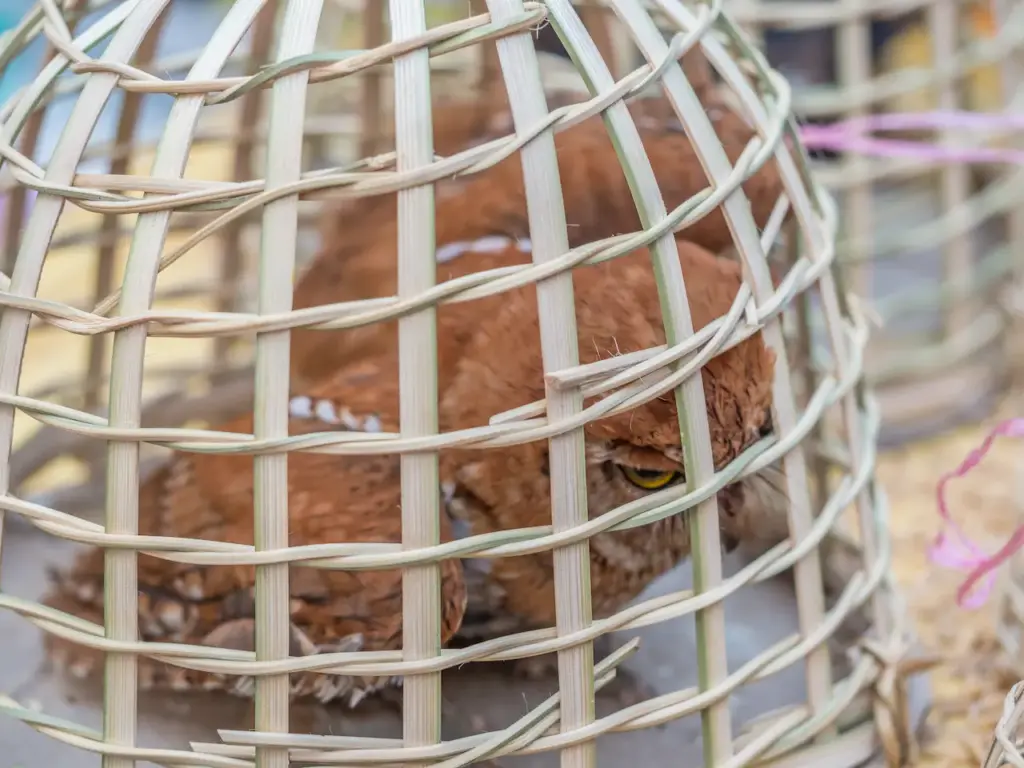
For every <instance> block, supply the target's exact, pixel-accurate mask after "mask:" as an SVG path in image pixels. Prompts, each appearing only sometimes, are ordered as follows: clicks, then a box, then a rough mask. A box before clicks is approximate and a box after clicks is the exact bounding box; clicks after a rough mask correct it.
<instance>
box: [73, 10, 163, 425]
mask: <svg viewBox="0 0 1024 768" xmlns="http://www.w3.org/2000/svg"><path fill="white" fill-rule="evenodd" d="M166 18H167V17H166V15H164V16H161V17H160V18H159V19H157V22H156V24H154V25H153V28H152V29H151V30H150V31H149V34H148V35H147V36H146V39H145V40H143V41H142V45H141V46H139V52H138V55H137V56H136V57H135V58H136V62H135V65H136V66H138V67H139V68H140V69H145V68H146V67H147V65H149V64H150V63H151V62H152V60H153V54H154V53H155V52H156V45H157V43H158V42H159V40H160V34H161V32H162V31H163V27H164V23H165V20H166ZM142 101H143V97H142V96H141V95H140V94H137V93H125V94H124V101H123V103H122V106H121V117H120V119H119V120H118V123H117V132H116V134H115V138H114V159H113V160H112V161H111V162H110V173H112V174H116V175H123V174H126V173H127V172H128V169H129V166H130V163H131V159H132V142H133V141H134V139H135V132H136V130H137V129H138V123H139V114H140V112H141V111H142ZM120 223H121V218H120V216H119V215H118V214H116V213H108V214H106V215H105V216H104V217H103V223H102V224H101V225H100V231H99V242H100V251H99V254H98V256H97V262H96V275H95V277H94V280H93V304H96V303H98V302H99V301H101V300H102V299H103V297H104V296H107V295H108V294H109V293H110V291H111V288H112V287H113V281H114V261H115V259H116V257H117V245H118V237H117V236H118V229H119V227H120ZM106 352H107V338H106V337H105V336H102V335H96V336H93V337H91V338H90V339H89V358H88V363H87V366H86V374H85V393H84V400H83V404H82V407H83V408H84V409H85V410H87V411H90V410H92V409H94V408H95V407H96V406H97V405H99V396H100V391H101V389H102V386H103V368H104V360H105V359H106Z"/></svg>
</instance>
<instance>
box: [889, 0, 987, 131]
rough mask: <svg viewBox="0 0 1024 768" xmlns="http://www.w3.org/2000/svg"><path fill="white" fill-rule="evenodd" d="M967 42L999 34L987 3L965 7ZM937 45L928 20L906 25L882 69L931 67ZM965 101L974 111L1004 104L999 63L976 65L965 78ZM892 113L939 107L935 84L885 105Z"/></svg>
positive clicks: (894, 39) (967, 107)
mask: <svg viewBox="0 0 1024 768" xmlns="http://www.w3.org/2000/svg"><path fill="white" fill-rule="evenodd" d="M963 17H964V18H963V28H964V29H966V34H965V39H964V42H965V43H968V42H973V41H975V40H979V39H982V40H983V39H991V38H992V37H994V36H995V33H996V22H995V17H994V15H993V13H992V8H991V6H990V5H989V3H987V2H976V3H972V4H971V5H970V6H968V7H966V8H964V9H963ZM933 59H934V48H933V44H932V39H931V34H930V32H929V29H928V25H927V23H926V22H921V23H918V24H914V25H912V26H909V27H907V29H906V30H905V31H903V32H901V33H900V34H898V35H896V36H895V37H893V39H892V40H891V41H890V42H889V44H888V45H887V46H886V47H885V50H884V51H883V53H882V68H883V71H884V72H886V73H889V72H894V71H899V70H903V69H931V68H932V67H933V66H934V63H933ZM963 82H964V86H965V87H964V97H963V98H964V101H963V102H962V103H960V104H959V105H958V106H959V107H960V108H961V109H969V110H971V111H975V112H995V111H999V110H1000V109H1001V104H1002V103H1003V93H1002V90H1003V89H1002V83H1001V82H1000V72H999V68H998V67H997V66H996V65H991V64H990V65H986V66H981V67H976V68H975V69H974V70H973V71H971V72H968V73H967V74H966V76H965V78H964V81H963ZM885 108H886V110H888V111H892V112H926V111H930V110H934V109H937V108H938V98H937V94H936V92H935V89H934V88H933V87H928V88H922V89H917V90H914V91H910V92H908V93H904V94H901V95H900V96H896V97H894V98H892V99H890V100H888V101H887V102H886V104H885Z"/></svg>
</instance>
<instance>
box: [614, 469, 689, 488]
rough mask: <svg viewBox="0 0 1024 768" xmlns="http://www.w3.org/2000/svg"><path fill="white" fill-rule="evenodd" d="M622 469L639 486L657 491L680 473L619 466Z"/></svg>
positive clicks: (630, 480) (627, 477)
mask: <svg viewBox="0 0 1024 768" xmlns="http://www.w3.org/2000/svg"><path fill="white" fill-rule="evenodd" d="M619 469H621V470H622V474H624V475H625V476H626V479H627V480H629V482H631V483H632V484H633V485H635V486H636V487H637V488H643V489H644V490H645V491H656V490H658V489H659V488H664V487H665V486H666V485H668V484H669V483H671V482H672V481H673V480H675V479H676V478H677V477H679V473H678V472H675V471H673V470H669V471H668V472H663V471H662V470H660V469H636V468H635V467H626V466H622V465H620V466H619Z"/></svg>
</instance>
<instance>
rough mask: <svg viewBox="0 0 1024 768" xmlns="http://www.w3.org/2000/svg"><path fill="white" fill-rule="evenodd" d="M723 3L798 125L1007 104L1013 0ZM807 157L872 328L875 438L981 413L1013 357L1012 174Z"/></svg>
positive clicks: (1020, 12)
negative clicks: (832, 212)
mask: <svg viewBox="0 0 1024 768" xmlns="http://www.w3.org/2000/svg"><path fill="white" fill-rule="evenodd" d="M726 7H727V9H728V10H729V11H730V12H731V13H732V14H733V15H734V18H735V19H736V20H737V22H738V23H740V24H741V26H743V27H744V28H745V29H746V30H747V31H748V32H749V33H750V34H751V35H752V36H753V37H754V38H755V39H756V40H758V44H759V45H760V46H762V50H765V52H766V55H767V57H768V59H769V61H770V62H771V63H772V65H773V66H775V67H777V68H779V69H780V71H782V72H783V74H784V75H786V76H787V77H789V78H790V80H791V82H793V83H794V96H793V109H794V112H795V113H796V114H797V115H798V116H799V117H800V118H801V119H802V120H806V121H808V122H811V123H815V122H831V121H835V120H843V119H856V118H859V117H861V116H865V115H871V114H875V113H883V112H922V111H928V110H943V111H947V110H956V109H964V110H972V111H980V112H988V113H997V112H1003V111H1010V112H1015V111H1017V110H1018V109H1019V107H1020V104H1021V99H1022V91H1021V90H1020V83H1021V76H1020V66H1021V55H1022V50H1024V48H1022V46H1024V8H1022V7H1021V5H1020V4H1019V3H1013V2H1000V1H999V0H991V2H989V1H988V0H963V2H939V1H935V2H932V1H930V0H922V1H918V0H911V2H900V3H896V4H894V3H877V2H872V1H871V0H849V1H848V2H847V1H845V0H842V1H840V2H833V0H822V2H813V1H812V2H800V3H778V2H774V0H763V2H752V1H750V0H729V2H727V3H726ZM897 135H898V134H897ZM903 136H905V137H908V138H911V139H915V140H922V141H929V142H935V143H937V144H941V145H945V146H953V147H958V148H967V147H972V146H979V145H981V146H985V145H988V146H1000V145H1001V146H1013V145H1014V142H1015V139H1013V138H1012V134H1009V135H1008V134H1007V133H1006V132H1003V133H998V132H997V133H995V134H985V133H984V132H975V131H969V130H964V129H949V130H939V131H934V132H925V131H922V132H920V133H917V134H903ZM814 166H815V170H816V171H817V172H818V174H819V178H820V179H821V180H822V182H823V183H824V184H825V185H826V186H827V187H828V188H829V189H830V190H831V191H832V192H833V193H834V194H835V195H836V197H837V200H838V201H839V204H840V210H841V211H842V214H841V216H840V220H841V222H842V226H841V234H840V243H839V246H838V248H839V255H838V256H837V260H838V262H839V263H840V264H842V265H843V268H844V276H845V278H846V279H847V281H848V284H849V285H850V287H851V289H852V290H854V291H855V292H857V293H858V294H859V295H861V296H863V297H864V298H865V299H866V300H868V302H869V303H870V304H871V305H872V306H873V307H874V309H875V311H876V313H877V314H878V315H879V316H880V318H881V320H882V322H883V326H882V328H881V329H880V330H878V331H877V332H875V333H873V334H872V340H871V343H870V344H869V346H868V351H867V373H866V375H867V380H868V382H869V383H870V384H872V385H873V386H874V387H875V390H876V392H877V393H878V396H879V399H880V402H881V404H882V413H883V425H884V426H883V433H882V440H883V443H891V442H900V441H902V440H905V439H912V438H915V437H922V436H925V435H927V434H929V433H933V432H934V431H936V430H940V429H944V428H948V427H950V426H953V425H955V424H958V423H963V422H966V421H971V420H974V419H977V418H978V417H980V416H981V415H983V414H985V413H987V412H989V411H990V409H991V408H992V407H993V406H994V405H995V404H996V403H997V402H998V400H999V397H1000V395H1001V393H1002V392H1003V391H1004V389H1005V386H1006V384H1007V383H1008V381H1009V380H1010V377H1011V376H1012V375H1013V373H1014V371H1015V366H1016V362H1015V361H1018V360H1019V359H1020V349H1019V346H1018V345H1015V344H1014V343H1013V338H1012V337H1013V336H1014V335H1015V334H1010V333H1008V331H1009V330H1010V329H1011V328H1012V327H1014V326H1013V323H1014V322H1015V319H1014V318H1015V317H1017V316H1019V310H1018V309H1017V304H1018V301H1017V300H1016V298H1015V293H1014V291H1015V289H1014V288H1013V286H1016V285H1018V284H1019V279H1020V272H1021V268H1020V257H1019V254H1020V253H1021V252H1022V245H1024V239H1022V238H1024V234H1022V233H1024V229H1022V225H1024V220H1022V218H1021V212H1020V205H1019V203H1018V201H1019V200H1020V199H1021V195H1022V193H1024V175H1022V173H1021V172H1020V171H1019V169H1018V168H1017V167H1015V166H1005V165H1003V166H996V165H993V166H987V165H980V166H977V167H974V168H972V167H971V166H969V165H966V164H962V163H947V164H940V163H936V162H934V161H931V160H927V159H920V158H891V157H877V158H876V157H866V156H863V155H858V154H856V153H851V154H848V155H845V156H842V155H839V156H830V157H818V158H816V160H815V163H814ZM1008 337H1009V338H1008Z"/></svg>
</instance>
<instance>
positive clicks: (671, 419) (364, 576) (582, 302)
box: [45, 237, 785, 705]
mask: <svg viewBox="0 0 1024 768" xmlns="http://www.w3.org/2000/svg"><path fill="white" fill-rule="evenodd" d="M677 242H678V254H679V260H680V264H681V267H682V271H683V274H684V276H685V279H686V281H687V283H686V285H687V294H688V297H689V301H690V306H691V310H692V314H693V321H694V325H695V326H696V327H697V328H700V327H703V326H704V325H706V324H707V323H709V322H710V321H712V320H714V319H715V318H717V317H719V316H721V315H722V314H724V313H725V312H726V311H727V310H728V309H729V306H730V304H731V302H732V300H733V299H734V297H735V295H736V293H737V290H738V289H739V286H740V282H741V276H740V270H739V268H738V266H737V265H735V264H734V263H732V262H730V261H727V260H723V259H719V258H716V257H715V256H713V255H712V254H710V253H708V252H707V251H705V250H703V249H701V248H700V247H698V246H696V245H693V244H691V243H688V242H684V241H677ZM526 246H527V244H526V243H524V242H521V241H515V240H507V241H505V242H504V244H503V247H499V243H498V241H497V239H496V238H493V237H492V238H491V239H490V240H486V241H484V244H483V245H481V246H480V247H476V246H474V245H473V244H472V243H470V244H469V245H468V247H466V248H465V249H464V250H463V252H462V253H461V254H459V255H458V256H457V257H455V258H454V261H453V263H454V262H457V261H459V260H462V259H465V260H467V262H468V263H472V262H473V261H476V262H477V263H478V264H488V265H491V264H494V265H499V264H509V263H516V262H519V261H523V260H525V259H529V256H530V255H529V252H528V248H527V247H526ZM445 269H446V267H445V265H440V266H439V267H438V270H439V273H441V274H439V277H440V276H443V272H444V270H445ZM573 283H574V288H575V294H576V302H577V303H576V317H577V323H578V342H579V349H580V357H581V362H583V363H589V362H595V361H598V360H601V359H604V358H606V357H609V356H611V355H616V354H620V353H628V352H632V351H638V350H642V349H647V348H650V347H652V346H655V345H658V344H662V343H664V341H665V334H664V331H663V327H662V318H661V312H660V309H659V301H658V295H657V289H656V284H655V279H654V276H653V271H652V268H651V265H650V259H649V255H648V253H647V252H646V251H645V250H641V251H637V252H634V253H632V254H630V255H628V256H625V257H622V258H620V259H616V260H614V261H611V262H606V263H604V264H601V265H597V266H593V267H580V268H578V269H577V270H576V271H575V272H574V275H573ZM453 328H459V329H466V328H468V329H469V330H468V331H466V332H464V333H462V334H454V333H450V331H451V330H452V329H453ZM438 335H439V338H440V339H442V341H443V343H442V344H440V345H439V358H440V360H439V371H440V380H439V387H440V393H441V394H440V402H439V416H440V425H441V429H442V430H443V431H446V432H448V431H453V430H460V429H465V428H472V427H479V426H483V425H486V424H487V423H488V419H489V417H490V416H492V415H493V414H495V413H498V412H501V411H504V410H507V409H509V408H515V407H517V406H521V405H525V404H527V403H530V402H533V401H535V400H538V399H541V398H543V397H544V378H543V368H542V363H541V355H540V345H539V327H538V318H537V305H536V294H535V290H534V289H533V288H532V287H526V288H520V289H515V290H513V291H510V292H507V293H504V294H501V295H500V296H496V297H490V298H486V299H482V300H479V301H472V302H465V303H461V304H449V305H442V306H441V307H440V308H439V310H438ZM397 367H398V360H397V354H396V350H395V346H394V345H385V346H383V347H381V348H380V349H379V350H378V351H377V352H376V353H375V354H370V355H368V356H367V357H366V358H365V359H362V360H360V361H357V362H354V363H352V364H350V365H348V366H345V367H342V368H341V369H339V370H337V371H336V372H335V373H334V375H333V376H331V377H330V378H329V379H325V380H324V381H322V382H321V383H319V384H317V385H316V386H314V387H312V388H310V389H309V390H307V391H305V392H296V396H295V397H293V399H292V401H291V412H292V419H291V422H290V431H291V433H293V434H297V433H305V432H310V431H326V430H339V431H371V432H380V431H383V432H395V431H397V429H398V420H397V413H398V390H397V380H398V375H397V373H398V372H397ZM772 369H773V356H772V354H771V352H770V351H769V350H768V349H767V348H766V347H765V345H764V343H763V341H762V339H761V337H760V335H759V334H758V335H755V336H753V337H751V338H749V339H747V340H746V341H744V342H743V343H741V344H740V345H738V346H736V347H734V348H733V349H731V350H729V351H727V352H725V353H723V354H721V355H719V356H718V357H716V358H714V359H713V360H711V361H710V362H709V363H708V364H707V365H706V366H705V368H704V370H703V373H702V381H703V388H704V393H705V397H706V399H707V415H708V419H709V422H710V429H711V440H712V443H713V454H714V460H715V464H716V466H718V467H722V466H724V465H725V464H727V463H728V462H729V461H731V460H732V459H734V458H735V457H736V456H737V455H738V454H739V453H740V452H741V451H743V450H744V449H745V448H746V447H748V446H750V445H751V444H752V443H753V442H755V441H757V440H759V439H760V438H761V437H762V436H764V435H765V434H766V433H767V431H768V430H770V429H771V424H772V421H771V406H772ZM221 429H224V430H228V431H233V432H243V433H251V432H252V420H251V417H245V418H240V419H238V420H236V421H234V422H232V423H229V424H226V425H222V426H221ZM585 438H586V481H587V491H588V493H587V501H588V509H589V514H590V515H591V516H598V515H601V514H603V513H605V512H608V511H609V510H611V509H613V508H615V507H617V506H619V505H621V504H623V503H626V502H629V501H632V500H634V499H639V498H642V497H644V496H645V495H646V494H649V493H651V492H652V491H654V490H658V489H661V488H667V487H669V486H671V485H672V484H677V483H681V482H683V481H684V479H685V478H684V477H683V455H682V446H681V444H680V437H679V430H678V422H677V413H676V406H675V400H674V398H673V397H672V395H671V393H669V394H666V395H664V396H661V397H658V398H656V399H653V400H651V401H649V402H647V403H645V404H643V405H641V406H639V407H637V408H635V409H633V410H632V411H630V412H629V413H625V414H622V415H618V416H613V417H608V418H604V419H601V420H598V421H596V422H593V423H591V424H590V425H588V426H587V427H586V429H585ZM440 461H441V479H442V483H441V487H440V488H439V489H438V494H439V499H440V501H441V504H442V509H443V513H442V519H441V537H442V539H443V540H445V541H448V540H452V539H456V538H461V537H465V536H469V535H476V534H482V533H486V532H491V531H501V530H509V529H512V528H518V527H526V526H534V525H545V524H550V522H551V514H550V498H551V497H550V488H549V484H550V479H549V477H548V472H547V444H546V443H544V442H535V443H527V444H524V445H517V446H511V447H504V448H497V449H461V450H451V451H445V452H442V454H441V459H440ZM288 479H289V489H288V491H289V510H288V514H289V532H290V544H291V545H292V546H297V545H303V544H313V543H327V542H398V541H400V537H401V530H400V526H401V515H400V491H399V488H400V483H399V460H398V458H397V456H393V455H384V456H374V457H353V456H341V455H330V454H313V453H296V454H293V455H292V456H291V457H290V459H289V462H288ZM755 480H756V478H751V480H750V481H747V480H744V481H741V482H738V483H736V484H734V485H731V486H729V487H727V488H725V489H724V490H723V491H721V492H720V494H719V508H720V513H721V517H720V526H721V531H722V537H723V541H725V542H727V543H730V544H732V543H735V542H739V541H742V540H744V539H745V538H747V537H748V536H750V535H752V534H753V532H756V531H757V530H758V528H759V527H760V526H761V525H762V524H763V523H764V520H765V518H766V517H767V518H774V517H776V516H778V515H782V514H784V509H785V507H784V506H773V507H771V508H766V507H765V506H764V504H765V500H766V499H768V500H769V501H771V502H772V503H774V502H775V501H777V500H778V499H777V498H776V497H774V496H764V495H762V494H761V493H760V492H759V491H758V490H757V485H756V482H755ZM253 504H254V499H253V480H252V460H251V459H250V458H249V457H247V456H230V455H217V454H212V455H205V456H201V457H193V456H189V455H184V454H183V455H179V456H178V457H177V458H176V459H175V460H174V461H173V462H172V463H171V464H170V465H169V466H167V467H166V468H165V469H163V470H162V471H160V472H159V473H157V474H156V475H155V476H154V477H152V478H151V479H150V480H149V481H148V482H147V483H146V484H145V485H144V487H143V489H142V491H141V499H140V510H139V514H140V521H139V522H140V533H142V534H147V535H157V536H186V537H193V538H201V539H205V540H220V541H231V542H238V543H252V541H253ZM690 547H691V542H690V531H689V525H688V522H687V515H686V514H680V515H677V516H674V517H671V518H669V519H666V520H664V521H662V522H659V523H656V524H653V525H649V526H644V527H639V528H636V529H632V530H629V531H623V532H611V533H603V534H600V535H598V536H596V537H594V539H593V540H592V542H591V548H590V551H591V578H592V580H591V583H592V588H593V605H594V609H595V614H596V615H597V616H599V617H600V616H606V615H608V614H611V613H613V612H615V611H616V610H618V609H619V608H621V607H623V606H624V604H625V603H626V602H628V601H629V600H631V599H633V598H634V597H636V595H637V594H639V592H640V591H641V590H642V589H643V588H644V587H645V586H646V585H647V584H649V583H650V582H651V581H652V580H653V579H654V578H655V577H657V576H658V575H659V574H661V573H664V572H665V571H666V570H668V569H670V568H672V567H673V566H674V565H675V564H677V563H678V562H679V561H680V560H682V559H684V558H686V557H687V556H688V554H689V552H690ZM441 571H442V580H441V581H442V587H441V589H442V600H441V605H442V612H443V616H442V627H443V636H442V640H443V641H444V642H450V641H454V640H458V641H460V642H474V641H476V640H479V639H481V638H486V637H490V636H493V635H495V634H503V633H507V632H512V631H516V630H518V629H528V628H537V627H545V626H550V625H552V623H553V622H554V606H555V600H554V589H553V568H552V560H551V556H550V554H536V555H528V556H521V557H514V558H501V559H494V560H487V559H468V560H465V561H458V560H449V561H445V562H443V563H442V564H441ZM253 583H254V569H253V568H251V567H220V566H217V567H204V568H199V567H195V566H188V565H182V564H176V563H172V562H170V561H166V560H160V559H157V558H154V557H151V556H149V555H145V554H143V555H140V557H139V632H140V635H141V637H142V638H144V639H145V640H148V641H165V642H184V643H198V644H203V643H205V644H208V645H217V646H223V647H234V648H243V649H244V648H248V649H251V648H252V647H253V634H254V623H253V599H252V592H253ZM290 586H291V596H292V602H291V621H292V637H293V641H294V642H293V647H292V654H293V655H310V654H315V653H320V652H325V651H334V650H354V649H363V650H374V649H377V650H380V649H396V648H399V647H400V644H401V636H402V634H401V630H402V614H401V573H400V571H398V570H391V571H330V570H318V569H311V568H304V567H302V566H299V565H296V566H294V567H292V568H291V581H290ZM45 602H46V603H47V604H48V605H50V606H52V607H55V608H58V609H61V610H64V611H67V612H69V613H72V614H74V615H76V616H80V617H82V618H85V619H89V620H91V621H94V622H97V623H102V613H103V553H102V550H100V549H96V548H93V549H90V550H87V551H85V552H84V553H83V554H82V555H81V556H80V557H79V558H78V559H77V560H76V561H75V562H74V563H73V565H72V566H71V567H70V569H69V570H67V571H66V572H62V573H58V574H55V575H54V584H53V587H52V590H51V591H50V593H49V594H48V595H47V597H46V598H45ZM46 643H47V648H48V651H49V653H50V655H51V656H52V658H53V659H54V660H55V661H56V662H58V663H59V664H60V665H62V666H64V667H65V668H67V669H69V670H70V671H71V672H72V673H73V674H74V675H75V676H77V677H86V676H89V675H91V674H93V673H94V672H96V671H97V670H98V669H100V668H101V664H100V660H101V654H99V653H97V652H94V651H91V650H88V649H83V648H80V647H78V646H75V645H73V644H70V643H68V642H67V641H64V640H61V639H59V638H54V637H48V638H47V640H46ZM139 664H140V685H141V686H142V687H144V688H163V689H173V690H186V689H227V690H229V691H232V692H234V693H237V694H240V695H248V694H249V693H251V691H252V689H253V686H252V681H251V679H245V678H241V679H239V678H233V679H224V678H222V677H218V676H215V675H211V674H207V673H197V672H191V671H187V670H184V669H182V668H179V667H173V666H169V665H166V664H164V663H162V662H155V661H152V660H150V659H146V658H140V661H139ZM389 682H397V681H389V680H386V679H353V678H351V677H344V676H337V675H322V674H313V673H309V674H303V675H295V676H293V692H294V694H295V695H296V696H297V697H299V696H308V695H312V696H315V697H316V698H318V699H320V700H322V701H327V700H331V699H335V698H339V697H341V698H343V699H344V700H346V701H347V702H348V703H350V704H352V705H354V704H356V703H358V702H359V701H360V700H361V699H362V698H363V697H364V696H365V695H366V694H367V693H369V692H371V691H373V690H376V689H379V688H380V687H381V686H386V685H387V684H388V683H389Z"/></svg>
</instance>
